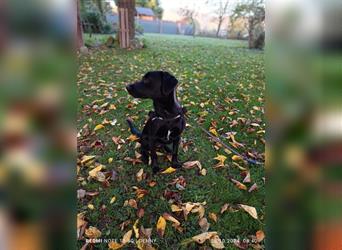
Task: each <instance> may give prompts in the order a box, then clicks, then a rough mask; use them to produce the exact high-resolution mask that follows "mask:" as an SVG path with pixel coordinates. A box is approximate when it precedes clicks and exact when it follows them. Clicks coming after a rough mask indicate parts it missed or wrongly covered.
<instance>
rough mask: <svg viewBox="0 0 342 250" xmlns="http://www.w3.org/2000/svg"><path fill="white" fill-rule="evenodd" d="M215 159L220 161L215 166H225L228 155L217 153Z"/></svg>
mask: <svg viewBox="0 0 342 250" xmlns="http://www.w3.org/2000/svg"><path fill="white" fill-rule="evenodd" d="M214 159H215V160H218V161H219V162H218V163H217V164H216V166H215V167H223V166H224V162H225V160H226V159H227V157H226V156H224V155H217V156H216V157H215V158H214Z"/></svg>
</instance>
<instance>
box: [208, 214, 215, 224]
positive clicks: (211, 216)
mask: <svg viewBox="0 0 342 250" xmlns="http://www.w3.org/2000/svg"><path fill="white" fill-rule="evenodd" d="M209 218H210V219H212V220H213V221H215V222H217V215H216V214H215V213H209Z"/></svg>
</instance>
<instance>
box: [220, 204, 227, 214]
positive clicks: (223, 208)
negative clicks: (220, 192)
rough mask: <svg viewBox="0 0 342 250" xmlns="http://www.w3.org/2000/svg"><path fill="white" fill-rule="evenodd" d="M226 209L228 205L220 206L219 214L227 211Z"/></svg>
mask: <svg viewBox="0 0 342 250" xmlns="http://www.w3.org/2000/svg"><path fill="white" fill-rule="evenodd" d="M228 207H229V204H228V203H225V204H224V205H223V206H222V208H221V212H220V213H221V214H223V213H224V212H225V211H227V209H228Z"/></svg>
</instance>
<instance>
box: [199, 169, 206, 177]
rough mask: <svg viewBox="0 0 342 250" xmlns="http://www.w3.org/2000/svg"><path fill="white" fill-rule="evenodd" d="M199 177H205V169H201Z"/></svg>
mask: <svg viewBox="0 0 342 250" xmlns="http://www.w3.org/2000/svg"><path fill="white" fill-rule="evenodd" d="M200 173H201V175H203V176H205V175H207V170H206V169H205V168H203V169H202V170H201V171H200Z"/></svg>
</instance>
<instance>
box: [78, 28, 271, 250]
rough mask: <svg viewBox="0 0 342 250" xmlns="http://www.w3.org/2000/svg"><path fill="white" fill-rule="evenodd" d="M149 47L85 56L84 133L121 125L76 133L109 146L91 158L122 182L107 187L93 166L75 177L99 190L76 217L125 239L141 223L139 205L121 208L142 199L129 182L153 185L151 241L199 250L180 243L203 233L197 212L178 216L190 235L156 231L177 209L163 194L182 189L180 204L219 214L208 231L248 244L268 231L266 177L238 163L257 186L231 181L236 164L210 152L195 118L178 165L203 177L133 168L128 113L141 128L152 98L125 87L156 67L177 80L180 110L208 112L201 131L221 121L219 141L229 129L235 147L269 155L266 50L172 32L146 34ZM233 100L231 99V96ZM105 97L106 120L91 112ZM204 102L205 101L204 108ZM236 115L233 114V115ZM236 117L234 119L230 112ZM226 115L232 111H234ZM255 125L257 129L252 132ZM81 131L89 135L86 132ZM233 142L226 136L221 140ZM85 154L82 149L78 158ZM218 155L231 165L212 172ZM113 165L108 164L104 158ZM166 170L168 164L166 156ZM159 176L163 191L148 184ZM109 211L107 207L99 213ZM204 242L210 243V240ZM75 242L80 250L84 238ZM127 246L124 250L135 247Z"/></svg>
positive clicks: (148, 210) (81, 79)
mask: <svg viewBox="0 0 342 250" xmlns="http://www.w3.org/2000/svg"><path fill="white" fill-rule="evenodd" d="M144 37H145V39H146V43H147V44H146V45H147V48H145V49H142V50H135V51H125V50H120V49H108V50H94V51H92V52H91V53H90V54H89V55H84V56H80V58H79V74H78V90H79V91H78V92H79V111H78V122H77V124H78V130H80V129H81V128H82V127H84V126H86V125H87V126H88V128H89V130H90V132H92V131H93V129H94V127H95V126H96V125H97V124H100V123H102V122H103V120H104V119H107V120H110V121H111V120H113V119H116V120H117V124H116V125H115V126H111V125H106V126H105V128H104V129H101V130H98V131H96V133H92V134H90V135H87V136H81V137H79V138H78V139H79V143H80V142H82V145H88V146H89V145H90V144H91V143H92V142H94V141H96V140H101V141H102V143H103V144H104V148H103V149H94V148H92V149H91V150H90V152H87V155H96V156H97V161H98V162H99V163H102V164H103V165H106V167H107V170H115V171H116V172H117V173H118V178H117V179H116V180H115V181H111V182H110V187H103V186H102V184H101V183H100V182H98V181H96V180H87V179H86V178H87V177H88V171H89V169H88V168H87V167H81V168H80V172H79V175H78V177H84V178H85V181H84V182H83V183H82V181H79V185H78V186H79V188H82V189H85V190H87V191H99V192H100V193H99V195H97V196H95V197H93V198H90V197H88V198H86V199H83V200H79V203H78V210H79V212H82V211H86V217H85V218H86V220H87V221H88V222H89V225H91V226H96V227H97V228H98V229H99V230H100V231H101V232H102V236H101V238H116V239H121V238H122V236H123V234H124V233H125V232H127V231H128V230H129V229H131V228H132V225H133V223H134V222H135V220H136V219H137V215H136V211H135V209H133V208H131V207H124V206H123V204H124V201H125V200H128V199H130V198H134V199H135V198H136V196H135V193H134V189H133V188H132V187H133V186H137V187H140V188H144V189H147V190H148V191H149V194H148V195H146V196H144V197H143V198H142V199H138V200H137V201H138V207H143V208H144V209H145V215H144V217H143V218H141V219H140V221H139V226H140V225H143V226H144V227H145V228H150V227H151V228H153V232H152V238H155V239H156V240H157V243H156V244H155V245H154V246H155V247H156V248H157V249H181V248H184V249H197V247H198V245H196V244H195V243H191V244H190V245H187V246H181V245H180V243H181V242H182V241H183V240H185V239H188V238H191V237H192V236H195V235H197V234H200V233H201V230H200V226H199V225H198V217H197V214H190V215H189V217H188V220H187V221H184V219H183V218H182V216H176V215H175V214H173V215H175V217H176V218H177V219H179V220H180V222H181V224H182V226H183V227H184V229H185V230H184V232H183V233H179V232H178V231H177V230H175V229H174V228H173V227H172V226H171V223H170V222H168V223H167V227H166V232H165V236H164V238H160V237H159V236H158V235H157V232H156V223H157V220H158V217H159V216H160V215H162V214H163V213H164V212H168V213H170V214H172V212H171V208H170V206H171V204H169V203H168V201H167V200H166V199H165V198H164V197H163V193H164V190H166V189H168V190H172V191H177V192H178V193H179V195H180V197H181V200H182V202H184V203H185V202H204V201H206V203H207V205H206V206H205V212H206V213H205V216H206V217H207V218H208V214H209V212H214V213H216V214H217V215H218V221H217V223H215V222H213V221H211V220H210V219H209V218H208V221H209V222H210V223H211V225H210V228H209V231H217V232H218V233H219V235H220V238H221V239H226V240H227V239H232V238H233V239H234V238H240V239H244V238H247V237H248V236H250V235H255V233H256V231H258V230H263V229H264V210H265V184H264V181H263V179H262V178H263V177H264V167H263V166H255V165H246V164H245V163H243V162H235V163H237V164H239V165H240V166H241V167H245V168H247V169H248V170H249V171H250V173H251V180H252V181H251V183H245V184H246V186H247V187H248V188H249V187H250V186H251V185H252V184H253V183H257V185H258V187H259V189H258V190H257V191H254V192H251V193H248V192H247V191H245V190H240V189H238V188H237V187H236V186H235V185H234V184H233V183H232V182H230V181H229V179H228V176H232V177H233V178H234V179H236V180H239V181H241V182H242V180H243V177H242V176H241V170H240V169H239V168H238V167H237V166H236V164H234V162H233V160H232V159H231V157H232V154H230V155H228V154H227V153H226V152H225V151H224V148H222V147H221V148H218V149H215V148H214V143H213V142H211V141H210V140H209V139H208V137H207V136H206V135H205V134H204V133H203V132H201V130H200V129H198V128H196V125H195V124H196V122H195V121H193V120H189V121H188V123H189V124H190V126H189V127H187V128H186V130H185V132H184V133H183V135H182V138H183V141H186V142H192V144H191V145H190V146H189V149H188V151H187V152H184V151H183V150H182V149H180V159H181V161H186V160H199V161H200V162H201V164H202V166H203V167H204V168H206V169H207V175H206V176H201V175H199V174H198V171H197V170H196V169H191V170H184V169H182V170H177V171H176V172H175V173H172V174H165V175H164V174H158V175H155V176H152V173H151V168H150V166H145V165H142V164H137V165H132V164H131V163H130V162H127V161H125V160H124V158H125V157H132V158H135V155H134V151H135V149H134V146H135V144H136V143H135V142H130V141H129V140H126V139H127V138H128V137H129V135H130V133H129V131H128V128H127V125H126V122H125V119H126V117H128V116H131V117H135V116H136V117H135V123H136V124H137V125H138V127H139V128H141V127H142V125H143V123H144V121H145V119H146V117H147V114H148V112H149V111H150V110H151V109H152V102H151V101H150V100H139V101H138V102H136V101H133V98H132V97H130V96H128V94H127V92H126V91H125V88H124V87H125V85H126V84H127V83H129V82H133V81H135V80H137V79H140V78H141V77H142V76H143V74H144V73H146V72H147V71H152V70H165V71H169V72H171V73H172V74H173V75H175V76H176V77H177V79H178V80H179V82H180V85H179V88H178V97H179V99H180V101H181V103H182V105H183V106H185V107H187V109H188V112H189V114H190V115H191V116H192V117H194V118H196V119H198V117H199V116H200V115H201V114H203V113H201V112H203V111H207V112H208V114H207V115H206V116H202V120H204V122H203V124H202V126H204V127H205V128H206V129H209V127H210V123H211V122H214V121H215V122H217V128H216V129H217V131H218V133H219V134H221V135H223V136H224V134H225V133H227V132H236V134H235V139H236V140H237V141H238V142H240V143H243V144H244V147H240V148H238V150H239V151H240V152H241V153H243V154H246V153H247V152H253V153H257V154H259V155H260V157H261V159H262V158H263V157H264V155H263V152H264V144H263V142H262V141H263V137H264V133H263V131H262V130H264V129H265V124H264V116H263V111H262V109H261V110H260V109H259V108H258V107H261V108H262V107H263V105H264V85H265V75H264V54H263V52H260V51H253V50H248V49H247V47H246V46H247V44H246V43H245V42H241V41H229V40H218V39H212V38H195V39H194V38H192V37H184V36H172V35H152V34H148V35H145V36H144ZM227 98H230V99H231V100H234V101H233V102H229V99H227ZM95 100H100V101H99V102H98V103H97V104H98V105H99V106H100V105H101V104H102V103H105V102H109V103H110V104H114V105H115V106H116V108H117V109H116V110H110V111H109V112H107V113H105V114H102V115H100V114H98V113H95V112H93V111H92V109H91V108H89V107H91V106H92V105H91V103H92V102H94V101H95ZM201 103H202V105H200V104H201ZM232 111H233V112H232ZM230 112H232V113H230ZM229 113H230V114H229ZM238 118H245V119H247V124H242V123H239V124H238V125H236V126H233V127H230V125H231V124H232V121H233V120H238ZM250 123H257V124H259V125H260V127H253V126H251V125H250ZM251 128H255V130H251ZM84 130H85V129H83V131H84ZM113 136H121V138H123V139H125V141H126V143H125V144H123V145H122V148H121V149H120V150H117V146H116V145H115V144H114V143H113V142H112V139H111V138H112V137H113ZM224 142H226V143H227V144H229V142H231V141H230V140H229V139H224ZM80 154H81V153H80ZM217 154H223V155H225V156H227V160H226V162H225V163H226V165H225V167H223V168H220V169H214V168H213V167H214V166H215V165H216V163H217V161H216V160H214V158H215V157H216V156H217ZM110 157H112V158H113V159H114V160H113V162H112V163H110V164H108V158H110ZM160 166H161V167H162V168H167V167H169V166H170V164H169V163H168V162H166V161H165V160H164V159H163V158H162V157H161V158H160ZM140 168H144V171H145V173H147V174H148V176H147V178H146V180H143V181H141V182H137V180H136V177H135V174H136V173H137V172H138V171H139V169H140ZM179 176H183V177H184V178H185V179H186V181H187V186H186V189H185V190H184V191H179V190H177V189H176V188H175V186H170V185H168V183H169V182H171V181H172V180H173V179H174V178H176V177H179ZM152 179H153V180H155V181H156V182H157V185H156V186H155V187H149V186H148V185H147V183H148V181H149V180H152ZM113 195H115V196H116V198H117V200H116V202H115V203H114V204H109V201H110V199H111V197H112V196H113ZM89 203H92V204H93V205H94V206H95V209H94V210H89V209H88V208H87V205H88V204H89ZM225 203H230V204H246V205H249V206H253V207H255V208H256V209H257V212H258V215H259V220H255V219H253V218H252V217H251V216H249V215H248V214H247V213H246V212H243V211H238V212H225V213H224V214H222V215H221V214H220V209H221V207H222V206H223V205H224V204H225ZM102 205H106V209H105V210H104V211H102V210H100V208H101V206H102ZM125 220H131V224H130V225H129V226H127V228H125V230H123V231H121V230H120V227H119V225H120V223H122V222H123V221H125ZM206 244H207V243H206ZM79 245H80V246H81V245H83V242H80V243H79ZM95 246H96V247H97V248H98V249H107V245H106V244H96V245H95ZM132 246H133V245H132V244H129V245H127V246H126V247H127V249H128V248H129V247H132ZM225 246H226V249H237V248H236V247H235V246H234V245H233V244H231V243H225Z"/></svg>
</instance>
